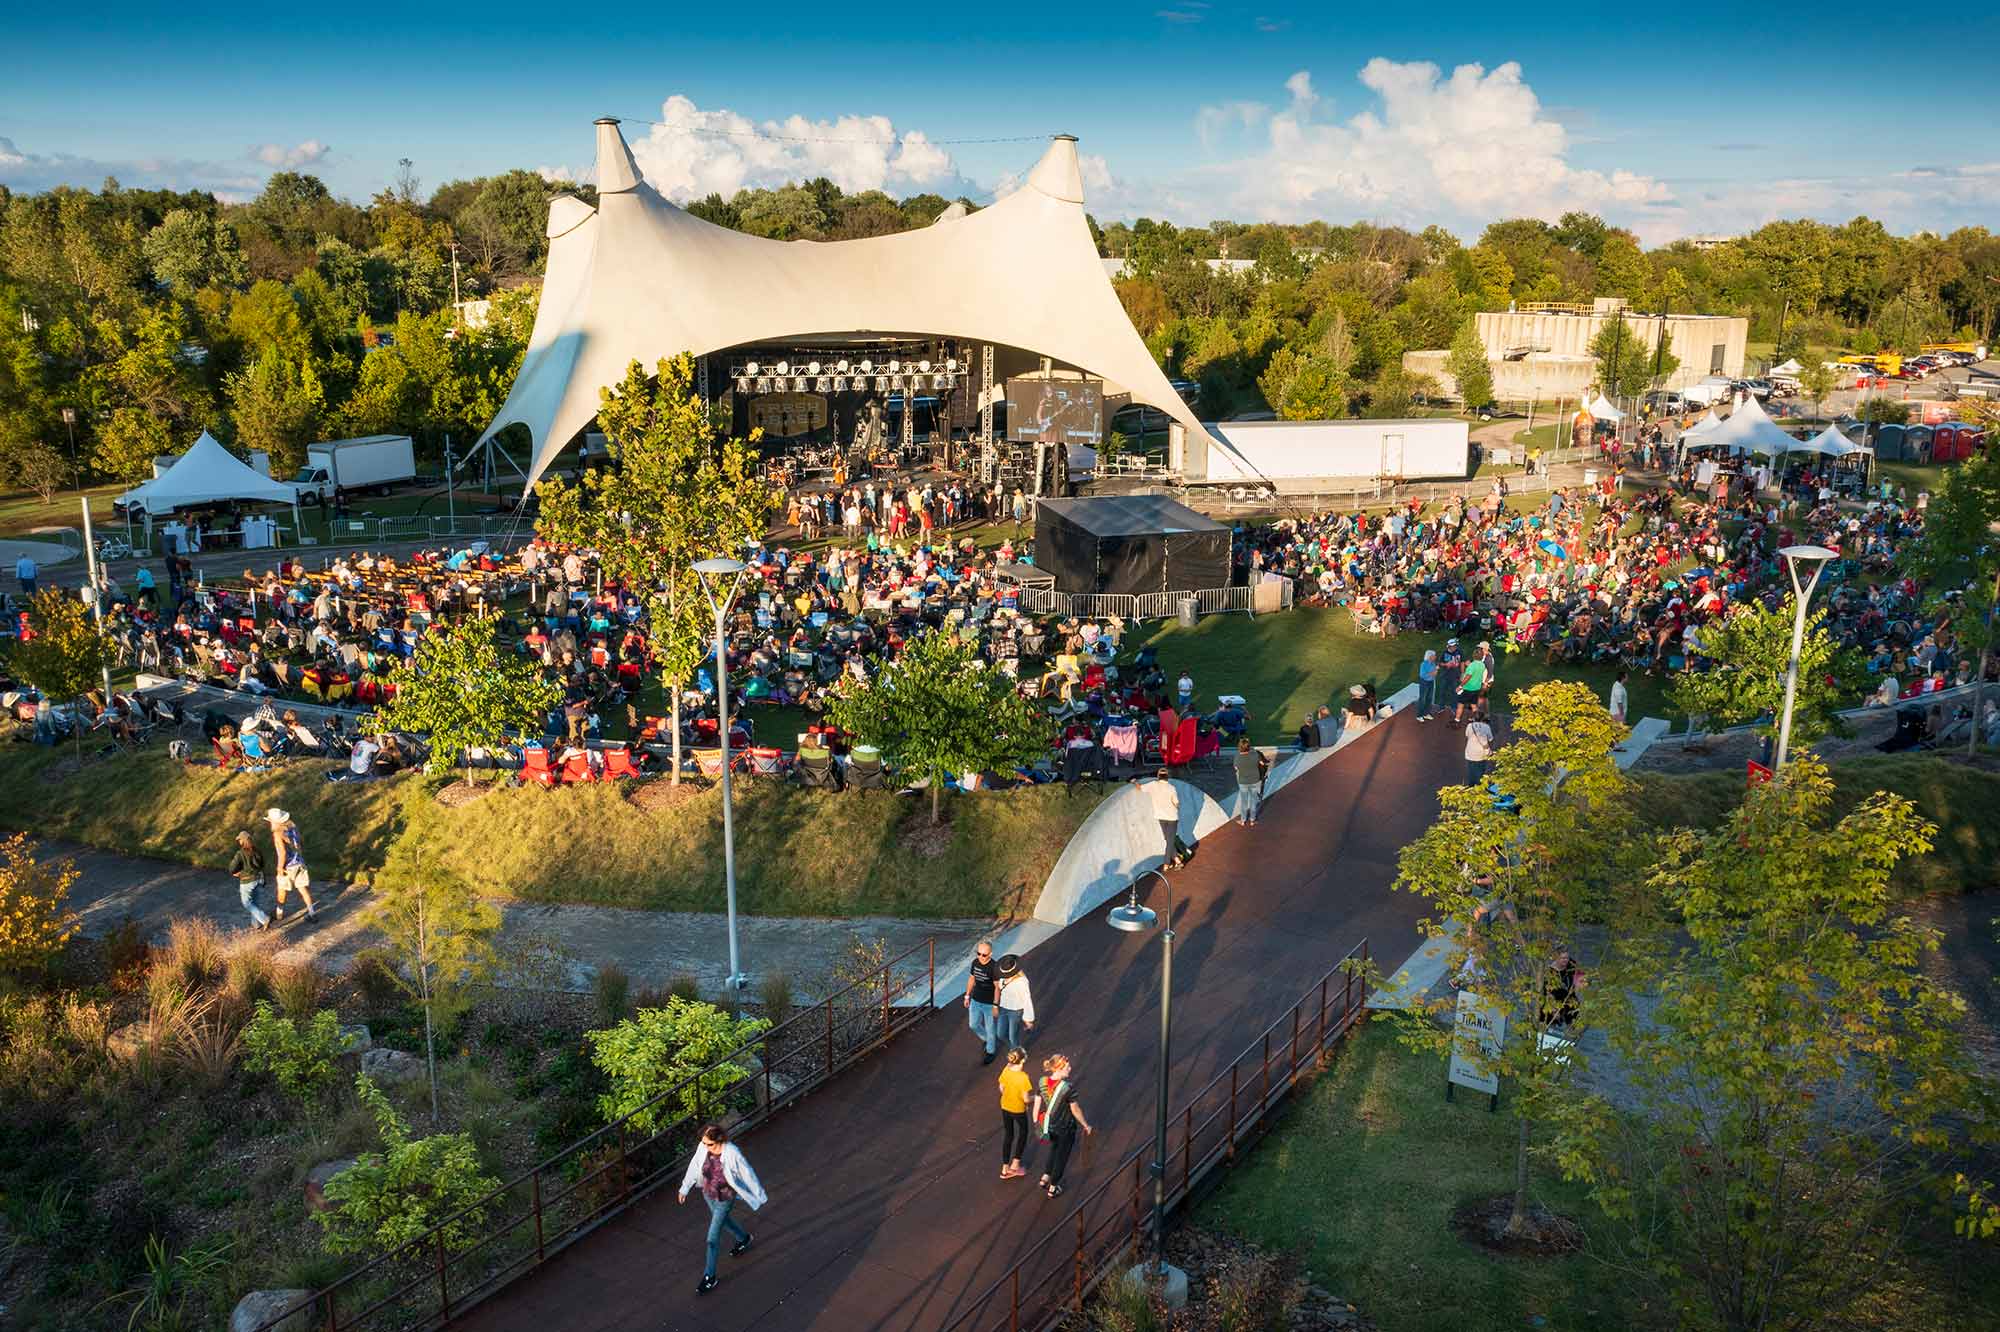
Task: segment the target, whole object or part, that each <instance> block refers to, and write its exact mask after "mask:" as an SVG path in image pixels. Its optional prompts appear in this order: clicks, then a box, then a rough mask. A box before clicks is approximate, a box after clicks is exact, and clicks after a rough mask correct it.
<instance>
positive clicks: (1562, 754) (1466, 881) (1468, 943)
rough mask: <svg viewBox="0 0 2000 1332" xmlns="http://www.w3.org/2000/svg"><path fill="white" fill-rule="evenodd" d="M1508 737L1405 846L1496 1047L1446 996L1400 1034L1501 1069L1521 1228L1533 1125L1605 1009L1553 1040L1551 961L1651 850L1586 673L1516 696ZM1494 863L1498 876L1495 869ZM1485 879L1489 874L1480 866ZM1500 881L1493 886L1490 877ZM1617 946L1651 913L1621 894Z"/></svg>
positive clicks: (1618, 735) (1554, 1103)
mask: <svg viewBox="0 0 2000 1332" xmlns="http://www.w3.org/2000/svg"><path fill="white" fill-rule="evenodd" d="M1511 701H1512V703H1513V705H1514V722H1513V728H1512V731H1511V738H1510V740H1509V743H1508V744H1506V745H1505V746H1503V747H1502V748H1500V749H1499V750H1498V751H1496V752H1495V754H1494V756H1493V768H1492V772H1491V774H1490V778H1489V784H1490V785H1491V786H1493V787H1494V788H1495V789H1497V790H1498V791H1499V792H1501V793H1503V795H1504V796H1506V797H1508V798H1510V799H1509V800H1506V801H1499V800H1495V799H1494V798H1493V796H1492V795H1490V794H1489V793H1488V792H1487V790H1486V789H1485V788H1484V787H1472V786H1448V787H1445V788H1444V789H1443V790H1441V791H1439V792H1438V799H1439V802H1440V804H1441V805H1442V806H1443V808H1442V809H1441V810H1440V812H1439V814H1438V817H1437V819H1436V820H1435V821H1434V822H1433V823H1432V824H1431V826H1430V827H1429V828H1428V829H1427V830H1426V831H1425V832H1424V834H1423V836H1421V837H1419V838H1418V839H1417V840H1416V841H1414V842H1412V843H1410V844H1409V845H1408V846H1406V847H1404V848H1403V851H1402V854H1401V857H1400V860H1399V863H1398V867H1397V875H1396V883H1395V886H1396V887H1397V888H1398V889H1399V890H1401V891H1403V892H1408V893H1414V894H1415V895H1417V896H1418V897H1420V898H1422V899H1423V901H1424V904H1425V906H1426V908H1427V909H1428V911H1429V915H1428V916H1427V917H1426V919H1424V920H1423V921H1420V922H1419V929H1421V930H1422V931H1423V933H1424V934H1425V935H1426V936H1428V937H1430V938H1431V939H1433V940H1436V941H1441V942H1443V944H1444V946H1445V949H1446V953H1447V959H1446V965H1447V967H1448V968H1450V969H1452V970H1453V971H1454V972H1455V973H1456V974H1458V975H1459V976H1460V977H1461V978H1462V981H1461V983H1462V984H1463V986H1464V987H1465V988H1466V989H1469V990H1471V991H1472V992H1473V993H1475V994H1476V995H1477V996H1478V997H1479V998H1480V999H1481V1000H1482V1001H1483V1002H1484V1004H1485V1006H1486V1011H1487V1012H1488V1013H1489V1014H1490V1015H1493V1016H1495V1017H1497V1018H1499V1019H1500V1020H1501V1026H1500V1031H1499V1043H1498V1048H1497V1050H1495V1051H1493V1052H1492V1053H1490V1054H1481V1053H1480V1052H1479V1051H1478V1050H1477V1049H1476V1048H1475V1047H1472V1046H1469V1045H1466V1044H1463V1043H1461V1042H1460V1040H1459V1038H1458V1036H1457V1034H1456V1033H1455V1032H1454V1031H1453V1030H1452V1029H1451V1028H1450V1027H1448V1026H1445V1025H1443V1024H1441V1023H1440V1022H1438V1021H1437V1020H1436V1019H1437V1018H1439V1017H1442V1016H1444V1015H1445V1005H1444V1003H1443V1002H1442V1001H1440V1002H1438V1003H1435V1004H1426V1005H1420V1006H1419V1007H1418V1008H1417V1009H1416V1010H1414V1011H1412V1012H1409V1013H1405V1014H1401V1015H1398V1016H1397V1017H1396V1019H1395V1020H1396V1021H1397V1022H1398V1024H1399V1026H1398V1031H1399V1034H1400V1037H1401V1039H1402V1040H1403V1041H1404V1042H1405V1043H1406V1044H1408V1045H1410V1046H1411V1047H1412V1048H1415V1049H1419V1050H1427V1051H1430V1052H1432V1053H1435V1054H1436V1055H1438V1056H1439V1057H1440V1058H1443V1057H1446V1056H1449V1055H1451V1054H1452V1053H1454V1052H1456V1053H1458V1054H1459V1055H1461V1056H1462V1057H1466V1058H1469V1059H1471V1060H1473V1062H1474V1063H1475V1064H1476V1065H1479V1066H1482V1067H1483V1068H1484V1070H1485V1071H1486V1072H1489V1073H1491V1074H1494V1075H1497V1076H1499V1077H1500V1078H1501V1079H1502V1088H1503V1091H1505V1093H1506V1095H1505V1096H1504V1098H1503V1099H1505V1100H1506V1101H1507V1103H1508V1105H1509V1106H1510V1108H1511V1109H1512V1112H1513V1114H1514V1117H1515V1119H1516V1120H1517V1123H1518V1134H1517V1141H1516V1150H1515V1160H1514V1172H1515V1173H1514V1208H1513V1214H1512V1216H1511V1217H1510V1218H1509V1221H1508V1231H1509V1233H1510V1234H1519V1233H1521V1232H1522V1231H1523V1229H1524V1228H1525V1227H1526V1225H1527V1223H1528V1163H1529V1151H1530V1147H1531V1146H1532V1144H1533V1139H1534V1132H1535V1130H1536V1129H1537V1128H1538V1127H1543V1126H1546V1125H1548V1124H1550V1123H1552V1122H1556V1121H1559V1120H1560V1119H1561V1118H1562V1116H1563V1115H1564V1113H1565V1106H1566V1104H1567V1102H1568V1098H1569V1097H1570V1096H1571V1094H1572V1090H1571V1089H1572V1085H1573V1081H1574V1079H1575V1078H1576V1076H1577V1074H1578V1073H1579V1072H1581V1071H1582V1069H1583V1068H1584V1067H1585V1064H1586V1059H1585V1056H1584V1055H1583V1054H1582V1052H1581V1051H1580V1050H1579V1049H1578V1048H1577V1047H1576V1042H1577V1041H1578V1040H1580V1038H1581V1037H1582V1035H1583V1034H1584V1033H1585V1032H1587V1031H1589V1030H1590V1029H1591V1028H1592V1027H1593V1026H1595V1025H1596V1022H1597V1007H1598V1005H1597V1003H1596V1002H1595V995H1594V992H1586V993H1585V994H1584V995H1583V996H1582V1001H1581V1003H1580V1004H1579V1006H1578V1012H1577V1016H1576V1017H1575V1019H1574V1020H1572V1021H1571V1022H1570V1023H1569V1024H1568V1028H1567V1032H1566V1033H1565V1034H1566V1036H1567V1040H1566V1041H1562V1042H1551V1041H1549V1040H1545V1039H1544V1038H1545V1036H1548V1035H1549V1034H1551V1031H1552V1026H1551V1024H1552V1022H1553V1021H1554V1020H1555V1018H1557V1017H1558V1016H1559V1014H1558V1013H1557V1012H1554V1011H1552V1009H1551V1006H1550V1002H1549V998H1548V987H1549V982H1550V968H1551V966H1552V964H1553V963H1554V961H1555V959H1556V958H1557V955H1558V953H1559V952H1561V951H1563V950H1567V949H1570V948H1572V947H1574V946H1575V943H1576V939H1577V935H1578V932H1579V931H1580V930H1581V929H1582V927H1583V926H1584V925H1585V924H1586V923H1589V922H1592V921H1596V920H1602V919H1604V918H1605V916H1606V915H1607V914H1609V913H1610V912H1611V911H1612V909H1613V907H1614V905H1619V904H1620V890H1621V888H1622V887H1623V886H1624V885H1625V884H1627V883H1629V878H1628V877H1627V876H1628V874H1629V873H1630V872H1631V871H1632V870H1633V868H1634V867H1635V865H1636V864H1637V863H1639V862H1637V860H1636V857H1637V855H1638V854H1639V853H1640V851H1641V848H1640V846H1639V839H1638V838H1637V837H1636V836H1634V832H1633V786H1632V783H1631V780H1630V779H1629V778H1627V777H1626V776H1625V774H1624V773H1623V772H1621V771H1620V770H1619V768H1618V765H1617V763H1616V762H1615V761H1614V760H1613V758H1612V754H1611V750H1612V746H1614V745H1616V744H1618V743H1619V742H1620V741H1622V740H1623V739H1624V738H1625V736H1626V730H1625V728H1624V727H1623V726H1621V725H1619V724H1618V723H1617V722H1616V721H1614V720H1613V719H1612V717H1611V714H1610V713H1609V712H1607V711H1605V709H1604V705H1603V704H1602V703H1601V702H1600V701H1599V700H1598V699H1597V696H1596V695H1595V694H1594V693H1592V691H1591V690H1590V688H1589V687H1588V686H1587V685H1582V684H1577V683H1573V682H1558V681H1552V682H1550V683H1547V684H1540V685H1536V686H1535V687H1533V688H1532V689H1526V690H1521V691H1519V692H1517V693H1515V694H1514V696H1513V698H1512V700H1511ZM1489 876H1490V877H1489ZM1483 879H1484V880H1487V882H1482V880H1483ZM1489 882H1490V887H1489V886H1488V883H1489ZM1617 914H1618V916H1619V918H1620V919H1621V921H1622V922H1623V926H1624V927H1623V928H1621V930H1620V931H1619V938H1618V939H1615V940H1614V941H1613V943H1612V945H1611V946H1612V947H1613V948H1615V947H1617V946H1618V945H1619V944H1620V943H1621V942H1622V940H1623V938H1624V936H1625V935H1626V934H1627V933H1628V932H1632V931H1633V930H1634V929H1635V927H1636V926H1637V924H1638V922H1639V918H1640V916H1639V913H1638V912H1637V911H1636V910H1633V909H1631V908H1630V907H1629V905H1619V910H1618V911H1617Z"/></svg>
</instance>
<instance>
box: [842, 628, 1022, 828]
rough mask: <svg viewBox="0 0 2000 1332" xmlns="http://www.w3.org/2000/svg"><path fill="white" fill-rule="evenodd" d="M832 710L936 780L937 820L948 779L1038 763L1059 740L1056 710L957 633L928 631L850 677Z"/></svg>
mask: <svg viewBox="0 0 2000 1332" xmlns="http://www.w3.org/2000/svg"><path fill="white" fill-rule="evenodd" d="M827 715H828V716H830V717H831V718H832V719H833V721H834V724H835V725H837V726H839V727H840V728H841V729H842V730H845V731H851V732H853V733H854V734H855V735H856V736H858V737H860V739H861V740H862V742H863V743H865V744H871V745H874V746H876V747H877V748H879V749H880V750H881V751H882V752H883V754H884V755H886V756H887V757H888V758H889V760H890V761H891V762H893V763H894V764H895V765H896V766H897V767H899V768H901V769H902V770H903V771H904V772H905V773H906V774H907V775H909V776H914V777H921V778H923V779H925V780H926V781H928V782H929V783H930V788H931V822H932V823H937V822H939V821H940V820H941V818H942V802H943V800H944V784H945V783H946V782H947V781H949V780H951V779H953V778H955V777H958V776H960V775H961V774H963V773H968V772H985V771H987V770H989V769H993V768H1001V767H1011V766H1012V765H1014V764H1016V763H1028V762H1032V761H1033V760H1035V759H1037V758H1040V757H1041V756H1042V755H1044V754H1046V753H1047V752H1048V748H1049V741H1050V738H1051V735H1050V730H1051V727H1050V722H1049V717H1048V714H1047V713H1045V712H1043V711H1042V710H1041V709H1040V708H1039V707H1037V706H1036V705H1035V703H1034V702H1033V701H1032V700H1030V699H1025V698H1022V697H1021V694H1020V691H1019V690H1018V689H1016V688H1015V685H1014V681H1013V680H1012V679H1011V678H1009V677H1008V675H1007V673H1006V672H1004V671H1002V670H1001V669H1000V668H999V667H998V666H995V665H993V664H991V663H989V662H986V661H983V660H981V658H980V656H979V654H978V653H977V652H976V651H975V650H974V649H973V648H972V646H971V645H970V644H967V643H964V642H961V641H960V640H959V638H958V636H957V635H956V634H945V633H931V634H923V635H921V636H919V637H917V638H914V639H911V640H909V641H908V642H907V643H905V644H904V647H903V652H902V655H901V656H899V657H897V658H896V660H895V661H893V662H890V663H888V664H887V665H885V666H884V667H883V668H882V670H881V672H880V673H879V674H877V675H876V676H875V678H874V679H872V680H869V681H867V682H866V683H860V682H857V681H855V680H853V679H852V678H849V679H845V680H843V681H842V682H841V683H840V685H839V686H837V687H836V689H835V691H834V693H833V695H832V697H831V698H830V699H829V700H828V703H827Z"/></svg>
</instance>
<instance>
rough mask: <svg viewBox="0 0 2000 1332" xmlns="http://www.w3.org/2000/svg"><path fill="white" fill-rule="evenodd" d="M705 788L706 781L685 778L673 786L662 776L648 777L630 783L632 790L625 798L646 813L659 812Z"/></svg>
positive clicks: (678, 803) (697, 793) (695, 794)
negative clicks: (641, 780)
mask: <svg viewBox="0 0 2000 1332" xmlns="http://www.w3.org/2000/svg"><path fill="white" fill-rule="evenodd" d="M707 789H708V784H707V783H705V782H697V781H689V780H687V779H686V778H683V779H682V780H681V784H680V785H679V786H675V785H674V784H673V783H672V782H670V781H668V780H667V779H666V778H664V777H649V778H647V779H646V780H645V781H643V782H634V783H632V790H631V792H630V794H628V795H627V796H626V797H625V798H626V799H627V800H629V801H631V802H632V803H633V804H634V805H636V806H637V807H638V808H640V809H643V810H645V811H646V812H647V813H648V814H661V813H665V812H666V811H667V810H670V809H672V808H674V807H675V806H676V805H680V804H683V803H685V802H687V801H689V800H692V799H694V798H695V797H696V796H698V795H700V794H701V793H702V792H704V791H706V790H707Z"/></svg>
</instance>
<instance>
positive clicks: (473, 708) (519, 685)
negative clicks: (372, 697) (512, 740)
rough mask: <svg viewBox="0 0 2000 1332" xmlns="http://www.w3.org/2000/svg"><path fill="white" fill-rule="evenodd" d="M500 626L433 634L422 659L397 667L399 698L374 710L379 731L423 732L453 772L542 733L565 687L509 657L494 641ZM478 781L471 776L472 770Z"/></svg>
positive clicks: (479, 623)
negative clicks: (473, 754)
mask: <svg viewBox="0 0 2000 1332" xmlns="http://www.w3.org/2000/svg"><path fill="white" fill-rule="evenodd" d="M498 623H499V622H498V621H497V620H490V619H481V620H460V621H458V622H457V623H456V624H451V625H446V626H444V627H442V628H437V629H433V630H432V631H431V632H430V633H428V634H425V635H424V636H423V638H422V639H421V640H419V641H418V643H417V654H416V656H414V657H412V658H411V659H410V660H408V661H406V662H404V663H402V664H401V665H399V666H398V667H397V668H396V672H395V675H394V676H393V677H392V678H393V679H394V681H395V685H396V692H395V694H394V695H393V696H392V697H390V698H389V699H387V700H386V701H384V702H383V703H382V704H381V705H379V706H378V707H377V708H376V709H375V713H374V718H373V722H372V724H373V726H374V727H375V728H376V729H378V730H384V731H419V732H422V733H424V734H426V735H428V736H429V737H430V743H431V753H432V755H433V757H434V758H435V759H436V761H437V762H438V763H440V764H443V765H445V766H447V767H450V766H453V765H455V764H457V763H458V761H459V759H460V758H462V757H463V756H464V754H465V751H466V750H468V749H494V748H498V747H499V746H501V745H504V744H505V743H507V739H508V737H509V736H510V735H511V734H516V733H518V734H524V735H526V734H539V733H540V731H541V726H542V720H543V718H545V717H546V716H547V715H548V711H549V709H550V708H553V707H554V706H556V704H557V703H558V702H560V701H561V700H562V686H561V685H559V684H557V683H556V682H555V681H553V680H550V679H548V678H546V677H545V676H544V675H543V674H542V670H541V666H540V664H539V663H537V662H534V661H530V660H529V659H528V658H526V657H522V656H520V655H518V654H516V653H513V652H507V651H503V650H502V649H501V648H500V646H499V645H498V644H497V643H496V642H495V641H494V631H495V628H496V627H497V625H498ZM466 775H467V778H468V779H471V777H472V770H470V769H468V770H467V774H466Z"/></svg>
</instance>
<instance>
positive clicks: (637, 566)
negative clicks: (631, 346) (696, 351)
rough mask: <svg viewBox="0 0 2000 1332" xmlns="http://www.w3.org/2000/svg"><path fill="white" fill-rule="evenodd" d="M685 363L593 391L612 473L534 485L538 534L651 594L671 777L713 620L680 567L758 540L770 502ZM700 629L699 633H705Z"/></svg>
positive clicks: (752, 460) (750, 450) (640, 370)
mask: <svg viewBox="0 0 2000 1332" xmlns="http://www.w3.org/2000/svg"><path fill="white" fill-rule="evenodd" d="M693 385H694V361H693V359H692V358H690V357H688V356H679V357H676V358H674V359H673V360H671V361H661V362H660V363H659V365H658V367H657V369H656V371H655V374H654V376H652V377H649V376H648V375H647V373H646V371H645V369H644V367H642V366H641V365H640V364H639V362H637V361H634V362H632V364H631V365H630V366H629V367H628V368H627V369H626V372H625V379H624V381H623V382H622V383H620V384H618V385H616V386H614V387H611V388H606V389H604V390H603V392H602V394H601V395H600V396H601V400H602V406H601V407H600V409H599V412H598V418H597V419H598V423H599V424H600V425H601V426H602V427H603V429H604V436H605V442H606V445H607V447H608V448H609V450H610V453H611V460H612V466H610V467H600V468H595V469H593V470H591V471H588V472H586V473H585V474H584V476H583V479H582V481H581V483H580V484H579V485H577V486H574V487H572V486H567V485H565V484H564V483H562V482H561V481H559V480H551V481H544V482H542V484H541V486H540V487H539V488H538V489H539V493H540V495H541V500H542V511H541V517H540V518H539V520H538V521H537V523H536V533H537V535H539V536H540V537H542V539H543V540H545V541H548V542H550V543H551V544H554V545H559V546H576V547H583V548H587V549H591V550H595V551H596V552H597V553H598V557H599V560H600V562H601V563H602V565H603V568H604V574H605V577H607V578H612V579H617V580H619V581H621V582H624V583H626V584H627V585H629V586H631V587H633V588H634V589H639V590H642V591H643V592H644V593H645V594H646V595H648V596H650V597H651V598H652V629H653V634H652V643H653V650H654V652H655V654H656V655H657V656H658V658H659V660H660V676H661V683H663V684H664V685H665V686H666V688H667V694H668V698H669V700H670V702H671V704H672V708H673V720H674V762H673V774H674V775H673V780H674V781H675V782H679V781H680V770H681V744H680V732H681V726H680V720H681V690H682V689H683V688H684V687H685V686H686V685H687V683H688V681H690V680H692V679H693V678H694V674H695V671H696V669H697V668H698V667H699V666H700V664H701V662H702V659H703V658H704V657H705V656H706V655H707V652H708V643H707V639H708V637H710V636H711V635H712V631H713V619H712V617H710V616H709V615H708V613H707V603H706V601H705V600H703V598H702V596H701V591H700V587H699V585H698V584H697V583H696V581H695V577H694V575H693V574H692V573H691V572H690V570H691V569H692V567H693V566H694V564H695V562H696V561H698V560H702V559H705V558H707V557H709V556H711V555H714V554H716V553H717V552H727V553H732V554H733V553H735V552H738V551H741V550H742V549H743V548H744V546H745V544H746V543H747V542H750V541H755V540H758V539H761V538H762V537H763V535H764V533H765V531H766V530H767V528H768V526H769V524H770V520H771V515H772V514H773V513H774V512H775V511H776V509H777V506H778V498H777V495H776V494H775V493H774V492H773V491H772V489H771V487H770V486H769V485H767V484H766V483H765V482H764V480H763V478H762V477H761V476H760V475H759V474H758V468H757V453H756V449H755V448H754V447H753V443H754V439H755V436H754V435H753V437H752V439H751V440H741V439H731V438H728V437H726V436H725V435H724V434H723V433H722V432H720V431H718V430H717V429H716V427H715V423H714V422H713V421H712V420H710V418H709V415H708V412H707V409H706V408H705V407H704V406H703V404H702V402H701V399H700V398H699V397H698V396H696V394H695V392H694V387H693ZM704 626H707V628H706V629H705V628H704Z"/></svg>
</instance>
